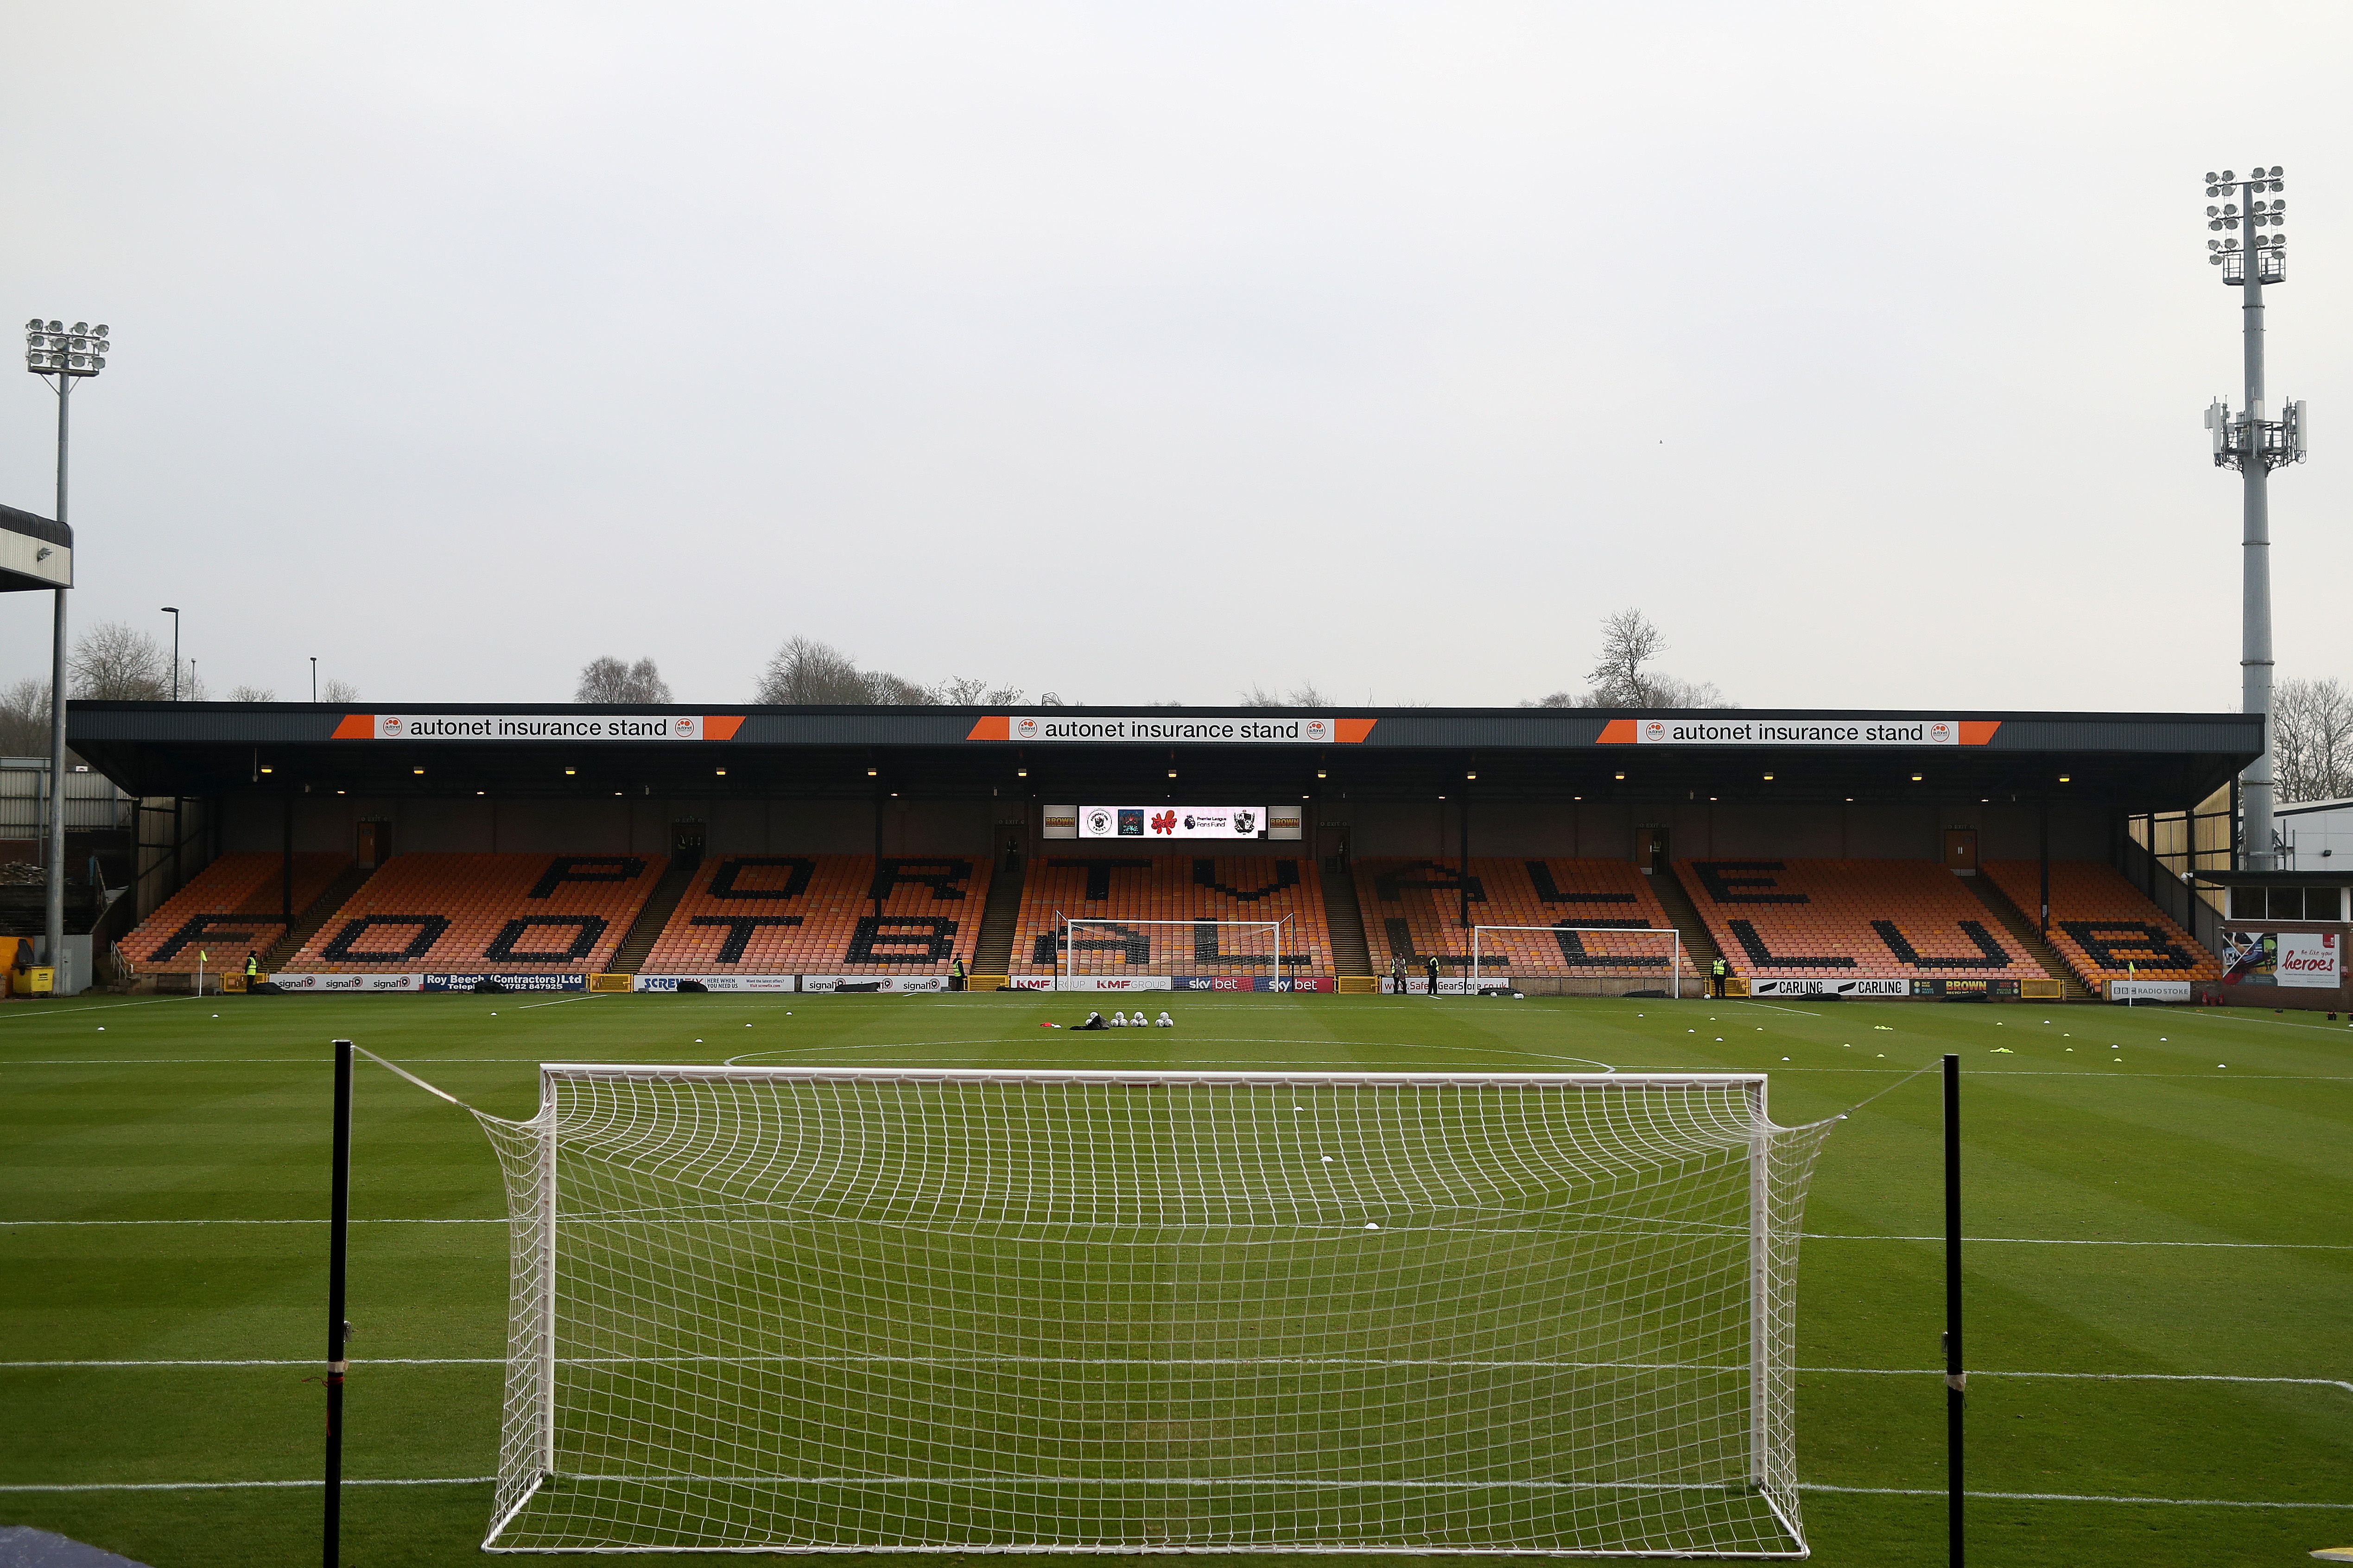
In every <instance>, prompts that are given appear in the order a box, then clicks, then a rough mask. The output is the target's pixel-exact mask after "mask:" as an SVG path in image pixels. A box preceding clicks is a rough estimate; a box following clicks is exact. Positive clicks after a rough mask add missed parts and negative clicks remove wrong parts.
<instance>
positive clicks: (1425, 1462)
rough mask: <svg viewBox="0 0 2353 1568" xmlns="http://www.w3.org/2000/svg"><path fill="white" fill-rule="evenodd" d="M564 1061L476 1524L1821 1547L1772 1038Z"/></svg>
mask: <svg viewBox="0 0 2353 1568" xmlns="http://www.w3.org/2000/svg"><path fill="white" fill-rule="evenodd" d="M540 1084H541V1102H540V1108H539V1110H538V1112H537V1114H536V1115H534V1116H533V1117H532V1118H531V1119H530V1120H528V1121H507V1120H504V1119H501V1118H497V1117H492V1116H488V1115H485V1114H482V1113H480V1112H476V1115H477V1116H478V1118H479V1119H480V1122H481V1124H482V1125H483V1127H484V1128H485V1130H486V1131H488V1132H489V1134H490V1136H491V1142H492V1144H493V1145H494V1146H495V1147H496V1149H497V1151H498V1153H499V1157H500V1162H501V1166H502V1168H503V1170H504V1173H505V1180H506V1189H507V1198H508V1209H509V1231H510V1237H511V1241H512V1290H511V1308H510V1316H509V1331H508V1356H507V1372H506V1380H505V1389H506V1392H505V1414H504V1418H503V1421H502V1424H501V1447H500V1458H499V1475H498V1488H497V1496H496V1502H495V1506H494V1511H493V1514H492V1519H491V1525H490V1529H489V1533H488V1536H487V1538H486V1539H485V1541H484V1542H483V1547H484V1549H485V1550H487V1551H491V1552H763V1551H765V1552H1451V1553H1502V1552H1517V1553H1530V1552H1535V1553H1546V1554H1552V1555H1563V1556H1583V1555H1600V1556H1669V1557H1686V1556H1742V1557H1802V1556H1804V1555H1805V1554H1806V1551H1807V1548H1806V1542H1805V1535H1804V1531H1803V1528H1802V1525H1801V1522H1800V1519H1799V1499H1798V1493H1797V1489H1796V1463H1795V1444H1794V1434H1793V1423H1794V1419H1795V1395H1794V1391H1793V1380H1792V1376H1791V1353H1792V1337H1793V1320H1794V1291H1793V1285H1794V1279H1795V1274H1796V1267H1797V1261H1798V1244H1799V1235H1800V1232H1801V1229H1802V1226H1801V1220H1802V1211H1803V1205H1804V1200H1805V1192H1806V1186H1807V1182H1808V1179H1809V1176H1810V1173H1811V1170H1812V1167H1813V1164H1814V1161H1815V1158H1816V1155H1817V1154H1818V1153H1819V1152H1820V1146H1821V1143H1822V1140H1823V1138H1824V1137H1825V1136H1826V1135H1827V1133H1828V1131H1829V1130H1830V1128H1831V1126H1832V1125H1834V1122H1831V1121H1825V1122H1820V1123H1817V1124H1815V1125H1813V1126H1810V1127H1799V1128H1785V1127H1778V1126H1776V1125H1774V1123H1773V1122H1772V1121H1771V1120H1770V1119H1769V1118H1768V1116H1767V1111H1766V1080H1765V1079H1764V1078H1763V1077H1762V1076H1757V1075H1735V1074H1707V1073H1684V1074H1674V1073H1663V1074H1647V1073H1645V1074H1634V1073H1627V1074H1504V1075H1487V1074H1447V1075H1439V1074H1412V1073H1323V1072H1302V1073H1291V1072H1142V1071H1136V1072H1128V1071H1078V1070H1071V1071H1000V1070H996V1069H977V1068H976V1069H906V1070H896V1069H887V1068H871V1069H857V1068H694V1067H650V1066H647V1067H638V1066H547V1067H543V1068H541V1075H540Z"/></svg>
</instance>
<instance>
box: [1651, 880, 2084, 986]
mask: <svg viewBox="0 0 2353 1568" xmlns="http://www.w3.org/2000/svg"><path fill="white" fill-rule="evenodd" d="M1675 869H1676V873H1677V875H1678V876H1679V877H1680V878H1681V879H1682V881H1683V889H1684V891H1685V892H1687V893H1688V894H1690V896H1691V900H1692V903H1693V905H1694V908H1696V909H1697V910H1699V914H1700V918H1701V919H1702V920H1703V921H1706V922H1707V928H1708V931H1709V932H1710V934H1712V935H1713V936H1714V937H1715V942H1716V945H1717V946H1718V947H1719V948H1721V949H1723V951H1724V957H1725V963H1728V964H1730V965H1731V967H1732V971H1733V973H1736V974H1745V975H1751V976H1763V977H1765V978H1768V979H1770V978H1777V977H1786V976H1795V975H1820V974H1852V975H1853V976H1854V977H1856V978H1857V979H1891V978H1902V979H1947V980H1954V979H1974V978H1978V977H1986V978H2014V979H2019V980H2043V979H2048V978H2049V976H2048V975H2046V974H2044V973H2043V972H2042V965H2041V964H2039V963H2036V962H2035V961H2034V959H2033V957H2032V955H2031V954H2030V953H2028V952H2025V951H2024V950H2023V948H2022V947H2021V945H2020V943H2019V942H2018V940H2017V939H2016V938H2014V937H2012V936H2011V935H2010V933H2009V932H2008V931H2004V930H2002V929H2001V922H2000V920H1998V919H1997V918H1996V917H1995V915H1994V913H1993V911H1992V910H1989V909H1988V908H1987V907H1986V906H1985V904H1984V902H1983V901H1982V900H1979V899H1978V897H1977V895H1976V894H1974V893H1972V892H1971V891H1970V890H1969V889H1968V888H1967V887H1966V886H1964V885H1963V884H1962V882H1961V880H1960V879H1958V878H1957V877H1955V876H1954V875H1953V874H1952V873H1951V872H1950V871H1948V870H1947V869H1945V868H1943V867H1942V866H1940V865H1938V864H1936V862H1934V861H1931V860H1684V861H1681V862H1679V863H1678V864H1677V866H1676V868H1675Z"/></svg>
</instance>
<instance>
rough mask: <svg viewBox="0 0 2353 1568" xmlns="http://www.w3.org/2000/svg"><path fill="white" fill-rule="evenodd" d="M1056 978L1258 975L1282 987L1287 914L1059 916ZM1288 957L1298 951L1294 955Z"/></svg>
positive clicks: (1288, 928) (1289, 934) (1289, 922)
mask: <svg viewBox="0 0 2353 1568" xmlns="http://www.w3.org/2000/svg"><path fill="white" fill-rule="evenodd" d="M1058 918H1059V919H1060V931H1059V932H1058V937H1059V940H1060V947H1061V952H1060V954H1059V955H1058V956H1059V957H1060V961H1061V962H1060V964H1059V965H1058V970H1059V973H1060V978H1061V979H1063V980H1066V981H1067V980H1076V979H1080V978H1082V977H1088V978H1101V977H1106V976H1108V977H1116V976H1119V975H1123V974H1153V975H1159V974H1237V973H1240V974H1252V975H1255V974H1259V973H1263V974H1265V975H1266V977H1267V978H1268V979H1270V980H1271V981H1274V982H1275V983H1276V989H1277V990H1280V989H1282V985H1281V982H1282V966H1283V960H1284V957H1285V954H1284V951H1283V948H1284V944H1285V942H1289V941H1291V940H1292V932H1293V923H1292V917H1291V916H1289V915H1285V916H1283V917H1282V919H1281V920H1273V921H1210V920H1196V921H1128V920H1113V919H1110V918H1107V917H1103V916H1096V915H1086V916H1076V917H1073V916H1060V917H1058ZM1292 956H1294V957H1296V956H1301V955H1298V954H1293V955H1292Z"/></svg>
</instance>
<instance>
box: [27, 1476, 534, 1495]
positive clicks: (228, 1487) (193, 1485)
mask: <svg viewBox="0 0 2353 1568" xmlns="http://www.w3.org/2000/svg"><path fill="white" fill-rule="evenodd" d="M498 1479H499V1478H498V1477H496V1476H419V1477H415V1478H403V1479H393V1478H385V1479H374V1480H370V1479H359V1478H355V1477H352V1476H346V1477H344V1478H343V1485H345V1486H347V1487H483V1486H492V1485H495V1484H496V1483H497V1481H498ZM326 1484H327V1483H326V1482H325V1481H323V1480H309V1481H73V1482H67V1483H61V1484H58V1485H55V1486H44V1485H42V1484H40V1483H39V1482H32V1483H27V1484H21V1485H20V1484H14V1483H12V1484H9V1485H5V1486H0V1492H226V1491H245V1490H248V1489H253V1488H257V1487H322V1486H325V1485H326Z"/></svg>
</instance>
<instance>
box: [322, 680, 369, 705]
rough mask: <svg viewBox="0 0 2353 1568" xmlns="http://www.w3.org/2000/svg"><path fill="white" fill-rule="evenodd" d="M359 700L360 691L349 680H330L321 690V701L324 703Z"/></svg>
mask: <svg viewBox="0 0 2353 1568" xmlns="http://www.w3.org/2000/svg"><path fill="white" fill-rule="evenodd" d="M319 700H320V701H322V702H357V701H358V700H360V689H359V688H358V687H356V686H353V684H352V683H351V682H350V681H348V680H330V681H329V682H327V684H326V685H324V686H322V687H321V688H319Z"/></svg>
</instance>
